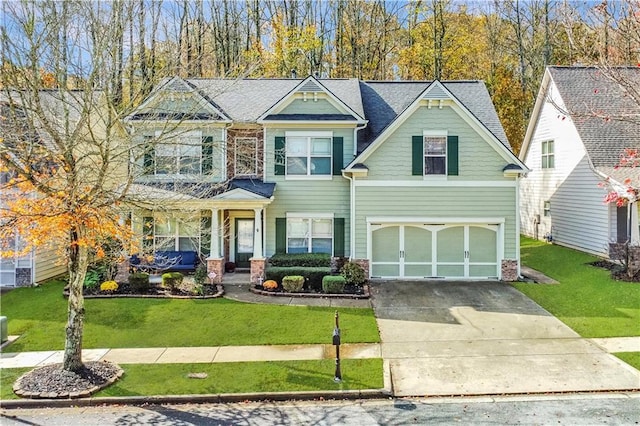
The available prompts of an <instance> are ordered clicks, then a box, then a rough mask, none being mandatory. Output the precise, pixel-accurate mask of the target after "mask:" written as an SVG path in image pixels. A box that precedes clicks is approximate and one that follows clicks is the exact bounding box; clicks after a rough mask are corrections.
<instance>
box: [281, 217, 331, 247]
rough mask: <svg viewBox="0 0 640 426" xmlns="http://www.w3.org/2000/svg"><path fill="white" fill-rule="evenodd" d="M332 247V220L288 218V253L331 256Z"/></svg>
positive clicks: (324, 218)
mask: <svg viewBox="0 0 640 426" xmlns="http://www.w3.org/2000/svg"><path fill="white" fill-rule="evenodd" d="M332 247H333V219H332V218H328V217H315V218H304V217H288V218H287V253H329V254H331V253H332Z"/></svg>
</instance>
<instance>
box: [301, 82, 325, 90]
mask: <svg viewBox="0 0 640 426" xmlns="http://www.w3.org/2000/svg"><path fill="white" fill-rule="evenodd" d="M298 92H324V90H322V89H321V88H320V86H318V85H317V84H316V83H315V82H314V81H311V80H309V81H307V82H306V83H304V84H303V85H302V86H300V88H299V89H298Z"/></svg>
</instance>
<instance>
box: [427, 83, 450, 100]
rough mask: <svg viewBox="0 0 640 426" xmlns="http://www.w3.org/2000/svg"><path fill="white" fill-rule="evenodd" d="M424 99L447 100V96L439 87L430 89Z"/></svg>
mask: <svg viewBox="0 0 640 426" xmlns="http://www.w3.org/2000/svg"><path fill="white" fill-rule="evenodd" d="M424 98H425V99H449V95H448V94H447V93H446V92H445V91H444V90H443V89H442V87H440V86H435V87H432V88H431V90H429V91H428V92H427V93H426V94H425V95H424Z"/></svg>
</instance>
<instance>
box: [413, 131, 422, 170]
mask: <svg viewBox="0 0 640 426" xmlns="http://www.w3.org/2000/svg"><path fill="white" fill-rule="evenodd" d="M411 174H412V175H413V176H423V175H424V138H423V137H422V136H412V137H411Z"/></svg>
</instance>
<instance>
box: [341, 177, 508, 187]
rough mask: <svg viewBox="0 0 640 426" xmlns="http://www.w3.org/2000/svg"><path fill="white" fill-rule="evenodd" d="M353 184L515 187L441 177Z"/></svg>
mask: <svg viewBox="0 0 640 426" xmlns="http://www.w3.org/2000/svg"><path fill="white" fill-rule="evenodd" d="M354 185H355V186H356V187H358V186H363V187H364V186H373V187H401V186H408V187H424V186H426V187H429V186H432V187H447V186H449V187H473V188H478V187H486V188H515V187H516V186H517V185H516V181H515V180H509V181H501V180H496V181H492V180H484V181H483V180H442V179H423V180H359V179H355V180H354Z"/></svg>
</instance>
